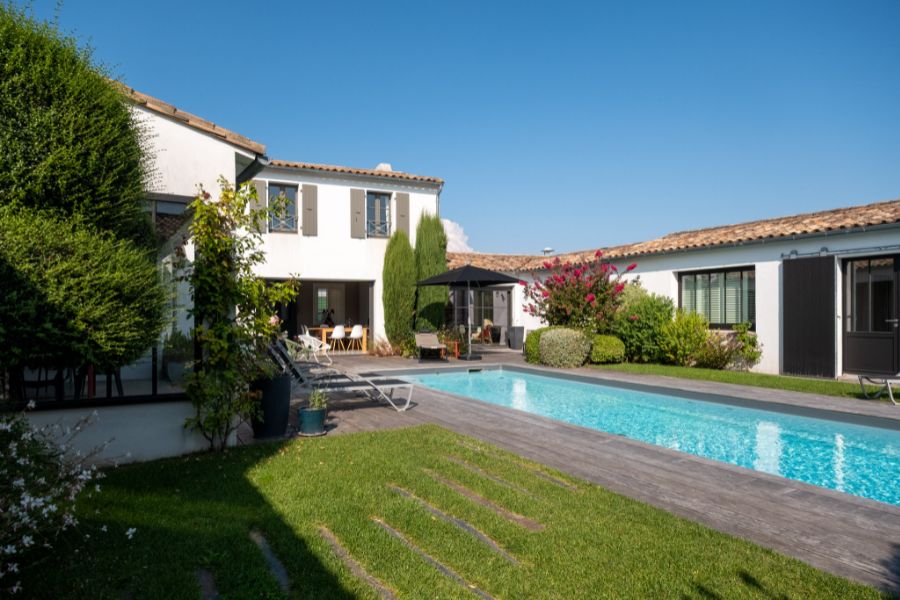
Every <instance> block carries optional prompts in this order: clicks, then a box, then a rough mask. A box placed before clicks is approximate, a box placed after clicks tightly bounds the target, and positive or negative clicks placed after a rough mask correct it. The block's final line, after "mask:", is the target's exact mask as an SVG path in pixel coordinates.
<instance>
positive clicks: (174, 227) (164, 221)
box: [156, 211, 191, 241]
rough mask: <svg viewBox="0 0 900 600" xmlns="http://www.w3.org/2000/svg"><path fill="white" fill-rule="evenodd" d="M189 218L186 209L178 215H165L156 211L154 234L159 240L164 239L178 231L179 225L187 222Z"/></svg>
mask: <svg viewBox="0 0 900 600" xmlns="http://www.w3.org/2000/svg"><path fill="white" fill-rule="evenodd" d="M190 218H191V215H190V213H189V212H188V211H185V212H183V213H181V214H180V215H167V214H161V213H158V214H157V215H156V235H157V236H158V237H159V239H160V241H166V240H168V239H169V238H171V237H172V236H173V235H175V234H176V233H178V230H179V229H181V226H182V225H184V224H185V223H187V222H188V221H189V220H190Z"/></svg>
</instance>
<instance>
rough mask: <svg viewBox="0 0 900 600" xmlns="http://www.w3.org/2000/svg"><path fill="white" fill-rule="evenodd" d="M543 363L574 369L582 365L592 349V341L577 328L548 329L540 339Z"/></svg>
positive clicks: (549, 365)
mask: <svg viewBox="0 0 900 600" xmlns="http://www.w3.org/2000/svg"><path fill="white" fill-rule="evenodd" d="M540 351H541V364H544V365H547V366H548V367H559V368H564V369H572V368H575V367H580V366H581V365H583V364H584V361H586V360H587V357H588V353H590V351H591V342H590V340H588V338H587V336H585V335H584V333H582V332H581V331H579V330H577V329H570V328H568V327H561V328H559V329H553V330H551V331H547V332H545V333H543V334H542V335H541V339H540Z"/></svg>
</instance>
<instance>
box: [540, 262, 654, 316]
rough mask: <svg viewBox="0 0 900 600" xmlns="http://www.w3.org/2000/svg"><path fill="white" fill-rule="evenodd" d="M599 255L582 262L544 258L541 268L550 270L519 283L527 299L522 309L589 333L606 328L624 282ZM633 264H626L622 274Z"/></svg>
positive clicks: (612, 266)
mask: <svg viewBox="0 0 900 600" xmlns="http://www.w3.org/2000/svg"><path fill="white" fill-rule="evenodd" d="M602 257H603V253H602V252H600V251H599V250H598V251H597V252H596V254H595V255H594V259H593V260H592V261H590V262H588V263H585V264H582V265H573V264H572V263H569V262H565V263H564V262H561V261H560V260H559V258H557V259H555V260H554V261H552V262H551V261H546V262H545V263H544V268H546V269H547V270H548V271H550V274H549V275H547V277H545V278H544V279H539V278H538V277H537V276H535V277H534V283H532V284H527V283H526V282H522V283H523V285H525V295H526V297H527V298H528V301H527V303H526V305H525V312H526V313H528V314H530V315H534V316H536V317H539V318H541V319H543V320H544V321H545V322H546V323H547V324H548V325H566V326H569V327H577V328H580V329H585V330H587V331H589V332H591V333H606V332H608V331H610V329H611V328H612V325H613V318H614V317H615V315H616V311H618V309H619V306H620V304H621V294H622V291H623V290H624V289H625V286H626V282H625V280H624V279H623V278H622V275H623V273H620V272H619V269H618V268H617V267H616V266H615V265H613V264H611V263H608V262H603V260H602ZM636 266H637V265H636V264H631V265H629V266H628V268H626V269H625V271H624V273H627V272H629V271H631V270H632V269H634V268H635V267H636Z"/></svg>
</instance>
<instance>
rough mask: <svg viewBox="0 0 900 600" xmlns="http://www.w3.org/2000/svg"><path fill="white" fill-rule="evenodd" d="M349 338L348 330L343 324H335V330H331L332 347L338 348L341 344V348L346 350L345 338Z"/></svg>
mask: <svg viewBox="0 0 900 600" xmlns="http://www.w3.org/2000/svg"><path fill="white" fill-rule="evenodd" d="M346 339H347V331H346V330H345V329H344V326H343V325H335V326H334V331H332V332H331V347H332V348H335V349H337V347H338V346H339V345H340V347H341V350H344V340H346Z"/></svg>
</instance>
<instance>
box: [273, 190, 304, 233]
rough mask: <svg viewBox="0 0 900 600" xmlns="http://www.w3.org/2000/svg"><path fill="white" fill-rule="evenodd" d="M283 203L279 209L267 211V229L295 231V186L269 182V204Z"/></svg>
mask: <svg viewBox="0 0 900 600" xmlns="http://www.w3.org/2000/svg"><path fill="white" fill-rule="evenodd" d="M276 204H283V206H282V208H281V210H278V211H276V212H270V213H269V231H275V232H296V231H297V186H296V185H283V184H277V183H270V184H269V206H270V207H273V206H275V205H276Z"/></svg>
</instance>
